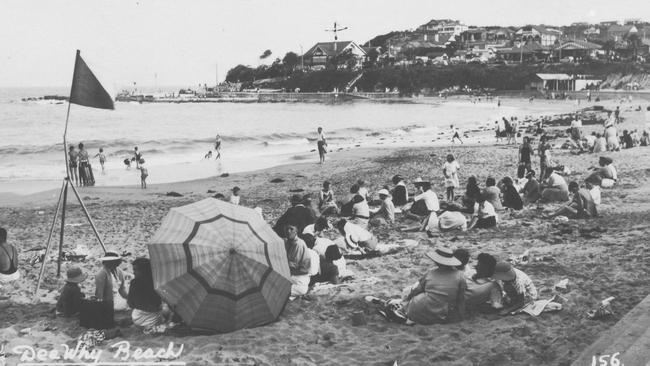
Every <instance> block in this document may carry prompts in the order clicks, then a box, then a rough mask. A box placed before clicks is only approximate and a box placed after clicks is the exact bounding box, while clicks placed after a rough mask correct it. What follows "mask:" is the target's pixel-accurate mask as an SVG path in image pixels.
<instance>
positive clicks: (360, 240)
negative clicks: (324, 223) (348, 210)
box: [336, 219, 377, 251]
mask: <svg viewBox="0 0 650 366" xmlns="http://www.w3.org/2000/svg"><path fill="white" fill-rule="evenodd" d="M336 228H337V229H338V231H339V233H340V234H341V235H343V239H344V240H345V244H346V245H347V247H348V248H350V249H355V250H357V249H359V250H364V249H367V250H371V251H374V250H376V249H377V239H376V238H375V237H374V236H373V235H372V234H371V233H370V232H369V231H368V230H366V229H364V228H362V227H361V226H359V225H355V224H353V223H351V222H348V221H347V220H345V219H341V220H339V221H338V222H337V223H336Z"/></svg>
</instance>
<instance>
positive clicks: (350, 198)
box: [341, 183, 359, 216]
mask: <svg viewBox="0 0 650 366" xmlns="http://www.w3.org/2000/svg"><path fill="white" fill-rule="evenodd" d="M358 195H359V185H358V184H356V183H355V184H353V185H352V186H351V187H350V193H349V194H348V195H347V197H346V198H345V201H344V203H343V205H342V206H341V216H351V215H352V206H354V197H356V196H358Z"/></svg>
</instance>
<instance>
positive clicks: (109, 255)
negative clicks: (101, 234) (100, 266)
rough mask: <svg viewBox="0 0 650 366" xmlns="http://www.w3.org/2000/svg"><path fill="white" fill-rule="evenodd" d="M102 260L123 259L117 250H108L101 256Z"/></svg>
mask: <svg viewBox="0 0 650 366" xmlns="http://www.w3.org/2000/svg"><path fill="white" fill-rule="evenodd" d="M99 260H100V261H102V262H109V261H122V257H120V255H119V254H117V253H115V252H106V253H105V254H104V256H103V257H101V258H99Z"/></svg>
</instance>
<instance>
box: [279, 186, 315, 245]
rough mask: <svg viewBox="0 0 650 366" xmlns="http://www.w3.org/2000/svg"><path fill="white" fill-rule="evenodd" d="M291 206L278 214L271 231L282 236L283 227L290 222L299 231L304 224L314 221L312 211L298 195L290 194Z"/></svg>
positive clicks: (283, 233)
mask: <svg viewBox="0 0 650 366" xmlns="http://www.w3.org/2000/svg"><path fill="white" fill-rule="evenodd" d="M290 201H291V207H289V209H287V211H286V212H285V213H284V214H283V215H282V216H280V218H279V219H278V221H276V223H275V226H273V231H275V233H276V234H278V236H280V237H284V235H285V229H284V227H285V226H286V225H287V224H289V223H291V224H293V225H295V226H296V228H297V229H298V232H299V233H302V231H303V230H304V229H305V226H307V225H310V224H313V223H314V221H316V217H314V215H313V213H312V211H311V210H310V209H308V208H307V207H305V206H304V205H303V199H302V197H301V196H300V195H298V194H294V195H292V196H291V199H290Z"/></svg>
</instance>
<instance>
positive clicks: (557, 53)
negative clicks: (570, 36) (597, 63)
mask: <svg viewBox="0 0 650 366" xmlns="http://www.w3.org/2000/svg"><path fill="white" fill-rule="evenodd" d="M601 48H602V46H601V45H599V44H595V43H591V42H587V41H581V40H577V39H576V40H566V41H561V42H560V45H559V46H556V47H554V48H553V57H554V58H556V59H558V60H559V59H561V58H564V57H573V58H597V52H598V50H600V49H601Z"/></svg>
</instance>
